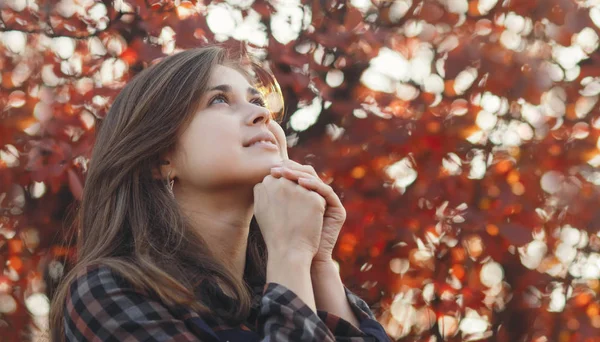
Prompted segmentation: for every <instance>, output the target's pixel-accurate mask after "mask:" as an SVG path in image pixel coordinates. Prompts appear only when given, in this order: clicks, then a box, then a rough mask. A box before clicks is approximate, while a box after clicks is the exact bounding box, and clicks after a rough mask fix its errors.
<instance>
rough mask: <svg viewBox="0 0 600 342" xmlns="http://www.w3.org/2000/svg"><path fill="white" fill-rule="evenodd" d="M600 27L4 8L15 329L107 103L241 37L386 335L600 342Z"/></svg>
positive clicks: (287, 9)
mask: <svg viewBox="0 0 600 342" xmlns="http://www.w3.org/2000/svg"><path fill="white" fill-rule="evenodd" d="M599 26H600V1H598V0H351V1H341V0H313V1H310V0H301V1H300V0H278V1H277V0H272V1H266V0H256V1H253V0H225V1H223V0H221V1H210V0H206V1H204V2H203V1H180V0H160V1H156V0H114V1H111V0H102V1H97V0H2V1H0V69H1V71H2V73H1V80H0V82H1V86H0V109H1V112H0V120H1V121H0V271H1V272H0V340H1V341H26V340H42V339H43V338H42V336H43V333H42V332H43V331H44V329H45V327H46V326H47V313H48V300H49V298H51V296H52V293H53V291H54V288H55V286H56V283H57V281H58V280H59V279H60V277H61V275H62V274H64V272H66V271H67V270H68V267H69V260H70V259H69V258H70V256H72V255H73V249H72V247H71V246H72V245H71V244H70V243H71V241H70V240H69V239H67V234H66V231H67V228H68V227H69V224H70V223H69V222H70V215H71V214H72V212H73V208H74V207H75V206H76V205H77V200H78V198H80V196H81V191H82V186H83V184H84V179H85V174H86V167H87V163H88V161H89V159H88V158H89V152H90V149H91V147H92V145H93V137H94V127H95V126H94V123H95V119H96V118H102V117H103V115H105V113H106V110H107V108H108V107H109V106H110V103H111V101H112V98H113V97H114V96H115V95H116V94H117V93H118V92H119V90H120V89H121V88H122V87H123V86H124V84H126V82H127V81H128V80H129V79H131V77H132V76H134V75H135V74H136V73H137V72H139V71H140V70H142V69H143V68H145V67H147V66H148V65H150V64H151V63H152V62H153V61H156V60H157V58H160V57H163V56H166V55H169V54H172V53H174V52H177V51H180V50H183V49H187V48H192V47H197V46H202V45H204V44H207V43H214V42H223V43H226V44H238V45H239V44H240V43H239V42H243V44H245V45H246V46H247V48H248V50H249V51H250V52H252V53H253V54H255V55H256V56H258V57H259V58H260V59H261V60H262V61H264V63H265V64H266V65H268V66H269V67H270V68H271V70H272V71H273V73H274V74H275V76H276V77H277V79H278V81H279V83H280V86H281V88H282V91H283V93H284V96H285V106H286V108H285V110H286V115H287V121H286V126H285V130H286V133H287V135H288V137H289V146H290V157H291V158H292V159H294V160H297V161H299V162H301V163H304V164H312V165H313V166H314V167H315V169H316V170H317V171H318V172H319V173H320V175H321V177H322V178H323V179H324V180H326V181H327V182H328V183H331V184H332V186H333V187H334V189H335V190H336V192H337V193H338V194H339V195H340V197H341V198H342V201H343V203H344V205H345V207H346V210H347V212H348V218H347V221H346V224H345V226H344V229H343V232H342V234H341V235H340V238H339V240H338V245H337V247H336V255H335V257H336V260H337V261H338V263H339V266H340V272H341V274H342V278H343V280H344V282H345V284H346V285H347V286H348V287H349V288H351V289H353V290H355V291H357V292H358V293H359V294H360V295H361V296H363V298H365V299H366V300H367V301H368V302H369V304H371V305H372V307H373V310H374V312H375V313H376V314H377V317H378V319H379V321H380V322H381V323H382V324H383V325H384V326H385V327H386V329H387V331H388V333H389V334H390V336H391V337H393V338H394V339H396V340H398V341H540V342H543V341H600V337H598V336H600V301H599V298H598V294H599V291H600V281H599V279H600V233H599V231H600V211H599V210H598V204H599V193H600V192H599V190H600V189H599V186H598V185H600V169H599V166H600V141H599V135H600V116H599V113H600V112H599V108H598V98H599V94H600V55H599V54H598V51H597V49H598V44H599Z"/></svg>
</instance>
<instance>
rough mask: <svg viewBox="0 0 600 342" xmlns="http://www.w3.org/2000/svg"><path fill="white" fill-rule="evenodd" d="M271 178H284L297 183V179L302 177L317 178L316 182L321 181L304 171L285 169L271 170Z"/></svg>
mask: <svg viewBox="0 0 600 342" xmlns="http://www.w3.org/2000/svg"><path fill="white" fill-rule="evenodd" d="M271 176H273V177H276V178H279V177H285V178H287V179H289V180H293V181H298V178H300V177H303V176H304V177H308V178H317V180H319V181H321V179H320V178H319V177H316V176H314V175H312V174H310V173H307V172H304V171H298V170H292V169H290V168H287V167H278V168H272V169H271Z"/></svg>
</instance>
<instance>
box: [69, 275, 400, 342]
mask: <svg viewBox="0 0 600 342" xmlns="http://www.w3.org/2000/svg"><path fill="white" fill-rule="evenodd" d="M203 286H205V285H203ZM213 290H215V288H213ZM345 290H346V295H347V298H348V302H349V303H350V305H351V307H352V309H353V311H354V313H355V314H356V316H357V318H358V319H359V322H360V329H357V328H355V327H354V326H353V325H352V324H350V323H349V322H347V321H345V320H344V319H342V318H340V317H337V316H335V315H332V314H329V313H327V312H325V311H318V312H317V314H315V313H314V312H313V311H312V310H311V309H310V308H309V307H308V306H306V305H305V304H304V302H303V301H302V300H301V299H300V298H299V297H298V296H296V295H295V294H294V293H293V292H292V291H290V290H289V289H287V288H286V287H285V286H283V285H280V284H276V283H268V284H264V285H260V286H255V287H254V298H253V305H252V311H251V314H250V316H249V317H248V320H247V321H246V322H245V323H244V324H241V325H240V326H233V327H232V326H229V325H227V324H226V322H222V321H220V320H219V319H218V318H214V317H201V316H200V315H198V314H197V313H196V312H194V311H192V310H191V309H189V308H186V307H183V306H176V307H173V306H166V305H165V304H163V303H162V302H160V300H158V299H157V298H153V297H152V296H149V295H148V294H146V293H142V292H139V291H136V290H134V288H133V286H131V284H129V283H128V282H127V281H126V280H125V279H123V278H122V277H120V276H119V275H118V274H117V273H116V272H113V271H112V270H111V269H110V268H108V267H106V266H90V267H88V268H87V269H86V270H84V271H82V272H81V273H80V274H78V276H77V278H76V279H75V281H73V282H72V283H71V285H70V286H69V295H68V297H67V302H66V307H65V315H64V317H63V322H64V324H65V335H66V336H65V337H66V340H67V341H111V342H112V341H115V342H116V341H149V342H151V341H203V342H213V341H223V342H225V341H228V342H237V341H240V342H241V341H244V342H253V341H256V342H258V341H311V342H313V341H314V342H317V341H318V342H322V341H364V342H366V341H374V342H382V341H390V339H389V337H388V336H387V334H386V333H385V330H384V329H383V327H382V326H381V325H380V324H379V323H378V322H377V321H376V320H375V318H374V316H373V313H372V312H371V311H370V310H369V307H368V305H367V304H366V303H365V302H364V301H363V300H362V299H360V298H359V297H358V296H356V295H355V294H353V293H352V292H350V291H349V290H348V289H345ZM217 292H218V294H220V295H221V296H220V297H219V301H218V303H222V304H223V305H227V304H230V302H229V303H228V301H230V300H231V298H229V297H227V296H226V295H224V294H223V293H222V292H219V291H218V289H217Z"/></svg>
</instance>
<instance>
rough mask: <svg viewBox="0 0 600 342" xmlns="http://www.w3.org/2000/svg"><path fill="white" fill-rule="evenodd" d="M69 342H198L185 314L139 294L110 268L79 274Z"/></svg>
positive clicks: (72, 293) (72, 290)
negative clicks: (90, 341) (186, 320)
mask: <svg viewBox="0 0 600 342" xmlns="http://www.w3.org/2000/svg"><path fill="white" fill-rule="evenodd" d="M63 319H64V324H65V333H66V338H67V340H68V341H87V340H100V341H124V340H128V341H197V340H198V338H197V337H196V336H195V335H194V333H192V332H191V331H190V330H189V329H188V327H187V326H186V324H185V322H184V321H185V317H184V316H183V315H182V314H181V312H179V311H176V310H173V308H171V307H168V306H166V305H164V304H163V303H162V302H161V301H160V300H158V299H157V298H154V297H151V296H147V295H146V294H145V293H144V292H140V291H137V290H136V289H134V287H133V286H132V285H131V284H130V283H128V282H127V281H126V280H125V279H124V278H123V277H121V276H119V274H118V273H117V272H116V271H114V270H112V269H111V268H110V267H108V266H89V267H86V268H85V269H82V270H80V271H78V272H77V273H76V275H75V277H74V280H73V281H72V282H71V283H70V284H69V292H68V295H67V298H66V303H65V314H64V316H63Z"/></svg>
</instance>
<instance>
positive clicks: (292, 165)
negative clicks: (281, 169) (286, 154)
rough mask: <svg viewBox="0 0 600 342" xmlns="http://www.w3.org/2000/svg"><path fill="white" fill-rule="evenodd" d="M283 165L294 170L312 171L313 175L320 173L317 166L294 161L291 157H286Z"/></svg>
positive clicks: (316, 175) (317, 175)
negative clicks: (316, 168)
mask: <svg viewBox="0 0 600 342" xmlns="http://www.w3.org/2000/svg"><path fill="white" fill-rule="evenodd" d="M283 166H285V167H288V168H290V169H292V170H296V171H302V172H306V173H310V174H311V175H313V176H315V177H319V174H318V173H317V171H316V170H315V168H314V167H313V166H312V165H302V164H300V163H298V162H297V161H294V160H291V159H286V160H284V161H283Z"/></svg>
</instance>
